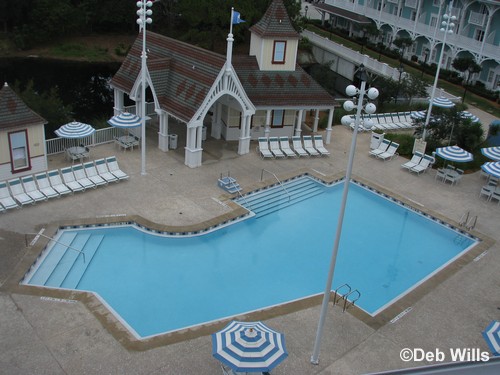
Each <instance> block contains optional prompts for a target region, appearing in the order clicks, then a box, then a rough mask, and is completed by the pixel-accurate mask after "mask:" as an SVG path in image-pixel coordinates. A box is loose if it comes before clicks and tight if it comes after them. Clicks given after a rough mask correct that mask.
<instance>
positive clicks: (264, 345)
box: [212, 321, 288, 372]
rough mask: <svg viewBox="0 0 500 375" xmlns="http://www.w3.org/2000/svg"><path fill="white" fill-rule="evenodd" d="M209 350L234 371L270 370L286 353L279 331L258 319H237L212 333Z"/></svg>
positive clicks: (282, 336) (283, 338)
mask: <svg viewBox="0 0 500 375" xmlns="http://www.w3.org/2000/svg"><path fill="white" fill-rule="evenodd" d="M212 354H213V356H214V357H215V358H217V359H218V360H219V361H221V362H223V363H225V364H226V365H228V366H230V367H231V368H232V369H233V370H234V371H236V372H264V371H271V370H272V369H273V368H274V367H276V366H277V365H278V364H279V363H280V362H281V361H283V360H284V359H285V358H286V357H287V356H288V353H287V351H286V348H285V336H284V335H283V334H282V333H279V332H276V331H274V330H272V329H271V328H269V327H267V326H266V325H265V324H264V323H262V322H249V323H247V322H237V321H232V322H231V323H229V324H228V325H227V326H226V328H224V329H223V330H221V331H219V332H216V333H213V334H212Z"/></svg>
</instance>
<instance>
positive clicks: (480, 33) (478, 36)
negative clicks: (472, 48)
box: [474, 29, 484, 42]
mask: <svg viewBox="0 0 500 375" xmlns="http://www.w3.org/2000/svg"><path fill="white" fill-rule="evenodd" d="M474 38H475V39H476V40H477V41H479V42H482V41H483V39H484V30H480V29H476V35H475V36H474Z"/></svg>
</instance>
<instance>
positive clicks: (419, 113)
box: [410, 111, 427, 120]
mask: <svg viewBox="0 0 500 375" xmlns="http://www.w3.org/2000/svg"><path fill="white" fill-rule="evenodd" d="M426 115H427V111H413V112H412V113H410V117H411V118H412V119H415V120H418V119H424V118H425V116H426Z"/></svg>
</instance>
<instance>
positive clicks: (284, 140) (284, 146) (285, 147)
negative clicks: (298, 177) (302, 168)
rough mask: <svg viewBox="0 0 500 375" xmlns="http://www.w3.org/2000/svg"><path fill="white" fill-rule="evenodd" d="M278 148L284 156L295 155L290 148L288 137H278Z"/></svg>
mask: <svg viewBox="0 0 500 375" xmlns="http://www.w3.org/2000/svg"><path fill="white" fill-rule="evenodd" d="M280 148H281V151H283V152H284V153H285V155H286V156H291V157H295V156H297V154H296V153H295V151H293V150H292V149H291V147H290V141H289V140H288V137H280Z"/></svg>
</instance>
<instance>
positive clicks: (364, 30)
mask: <svg viewBox="0 0 500 375" xmlns="http://www.w3.org/2000/svg"><path fill="white" fill-rule="evenodd" d="M361 32H362V33H363V34H362V36H361V51H360V52H359V53H360V54H363V51H364V50H365V43H366V39H365V35H366V28H365V27H363V29H362V30H361Z"/></svg>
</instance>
